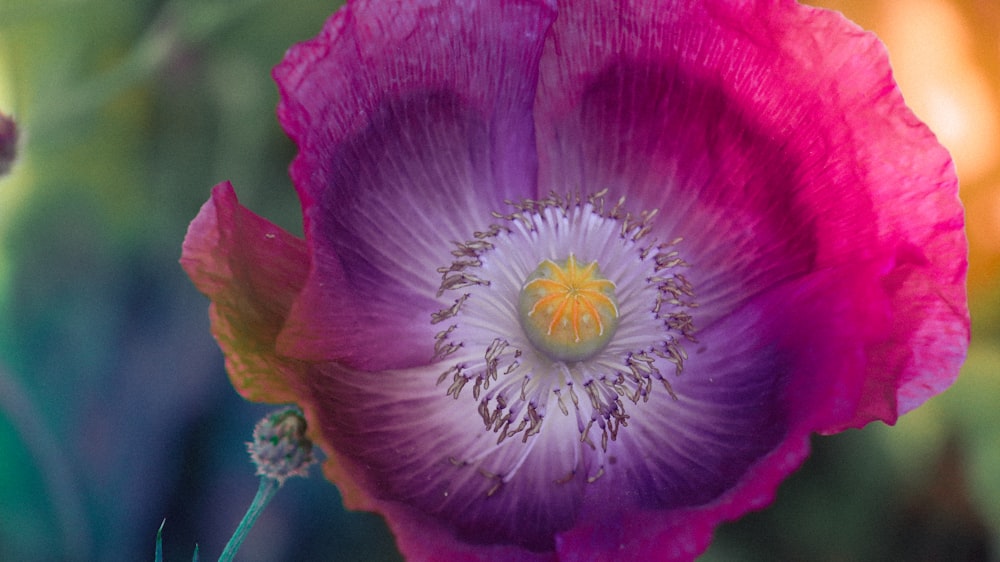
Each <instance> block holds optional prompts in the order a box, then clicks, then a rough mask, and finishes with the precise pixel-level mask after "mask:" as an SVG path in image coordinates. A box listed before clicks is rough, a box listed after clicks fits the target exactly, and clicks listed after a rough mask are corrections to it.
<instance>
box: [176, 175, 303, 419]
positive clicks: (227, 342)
mask: <svg viewBox="0 0 1000 562" xmlns="http://www.w3.org/2000/svg"><path fill="white" fill-rule="evenodd" d="M181 265H182V266H183V267H184V270H185V271H186V272H187V274H188V275H189V276H190V277H191V279H192V280H193V281H194V283H195V285H196V286H197V287H198V290H200V291H201V292H202V293H204V294H205V295H206V296H207V297H208V298H209V299H211V301H212V305H211V309H210V314H211V319H212V333H213V334H214V335H215V338H216V340H217V341H218V342H219V346H220V347H221V348H222V351H223V352H224V353H225V355H226V370H227V371H228V372H229V377H230V379H231V380H232V383H233V386H235V387H236V389H237V390H238V391H239V392H240V393H241V394H242V395H243V396H244V397H245V398H247V399H248V400H256V401H264V402H292V401H294V400H295V399H296V396H297V394H296V393H295V392H294V391H293V386H294V383H295V381H296V380H297V378H298V373H299V372H300V371H301V370H302V368H303V367H302V365H301V364H298V363H297V362H295V361H293V360H289V359H285V358H280V357H277V356H276V355H275V353H274V343H275V339H276V338H277V335H278V332H279V331H280V330H281V328H282V326H283V325H284V322H285V318H286V317H287V315H288V311H289V309H290V308H291V305H292V301H293V300H294V299H295V297H296V295H297V294H298V292H299V290H301V288H302V285H303V283H304V282H305V276H306V273H307V272H308V270H309V258H308V256H307V255H306V248H305V243H304V242H303V241H302V240H300V239H299V238H296V237H294V236H292V235H291V234H288V233H287V232H285V231H284V230H282V229H281V228H279V227H277V226H275V225H273V224H271V223H270V222H268V221H267V220H265V219H263V218H261V217H259V216H257V215H255V214H253V213H252V212H250V211H248V210H247V209H246V208H245V207H243V206H241V205H240V204H239V202H238V201H237V200H236V194H235V192H234V191H233V187H232V185H230V184H229V182H225V183H221V184H219V185H217V186H215V188H214V189H213V190H212V197H211V199H209V200H208V202H206V203H205V205H204V206H202V208H201V211H200V212H199V213H198V216H197V217H196V218H195V219H194V221H192V222H191V226H190V227H189V228H188V233H187V236H186V237H185V238H184V246H183V253H182V256H181Z"/></svg>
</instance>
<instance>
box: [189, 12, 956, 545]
mask: <svg viewBox="0 0 1000 562" xmlns="http://www.w3.org/2000/svg"><path fill="white" fill-rule="evenodd" d="M274 75H275V78H276V80H277V81H278V84H279V86H280V88H281V93H282V101H281V104H280V106H279V108H278V114H279V118H280V120H281V123H282V125H283V126H284V128H285V130H286V131H287V132H288V134H289V135H290V136H291V137H292V138H293V139H294V140H295V142H296V143H297V144H298V147H299V151H300V152H299V155H298V157H297V158H296V159H295V161H294V163H293V164H292V167H291V174H292V179H293V180H294V182H295V186H296V188H297V189H298V192H299V196H300V198H301V201H302V208H303V214H304V216H305V233H306V238H305V240H304V241H303V240H300V239H298V238H295V237H293V236H291V235H289V234H287V233H285V232H283V231H281V230H280V229H278V228H277V227H275V226H274V225H272V224H271V223H269V222H267V221H266V220H264V219H262V218H260V217H258V216H256V215H254V214H252V213H251V212H250V211H248V210H246V209H245V208H243V207H241V206H240V205H239V204H238V203H237V201H236V197H235V195H234V193H233V190H232V187H231V186H230V185H229V184H222V185H220V186H217V187H216V188H215V190H214V191H213V192H212V198H211V199H210V200H209V202H208V203H206V205H205V206H204V207H203V208H202V210H201V212H200V214H199V215H198V217H197V218H196V219H195V220H194V222H193V223H192V224H191V229H190V231H189V233H188V237H187V239H186V240H185V242H184V255H183V258H182V262H183V265H184V267H185V269H186V270H187V271H188V273H189V274H190V275H191V277H192V279H194V281H195V283H196V284H197V286H198V288H199V289H201V290H202V291H203V292H204V293H205V294H207V295H208V296H209V297H210V298H211V300H212V307H211V315H212V329H213V332H214V334H215V336H216V338H217V339H218V341H219V344H220V345H221V347H222V349H223V351H224V352H225V355H226V361H227V367H228V369H229V373H230V375H231V378H232V381H233V384H234V386H235V387H236V388H237V389H238V390H239V391H240V392H241V393H242V394H243V395H244V396H245V397H247V398H248V399H250V400H258V401H267V402H296V403H298V404H300V405H301V407H302V408H303V409H304V411H305V412H306V415H307V417H308V419H309V425H310V432H311V433H310V437H311V438H313V439H314V440H315V441H316V442H318V443H319V444H320V445H321V446H322V448H323V449H324V451H326V453H327V454H328V455H329V458H328V460H327V461H326V462H325V464H324V470H325V473H326V475H327V476H328V477H329V478H330V479H331V480H332V481H333V482H335V483H336V484H337V485H338V486H339V487H340V489H341V491H342V492H343V493H344V497H345V503H346V504H347V506H348V507H350V508H353V509H364V510H372V511H377V512H380V513H382V514H383V515H385V517H386V518H387V520H388V522H389V525H390V526H391V527H392V529H393V531H394V532H395V534H396V536H397V539H398V541H399V547H400V549H401V550H402V552H403V553H404V554H406V555H407V556H409V557H411V558H413V559H418V560H429V559H439V560H480V559H506V560H529V559H538V560H554V559H558V560H610V559H615V560H624V559H636V560H651V559H656V560H667V559H690V558H692V557H694V556H696V555H697V554H698V553H700V552H701V551H703V550H704V548H705V547H706V545H707V544H708V541H709V539H710V536H711V533H712V531H713V529H714V527H715V526H716V525H717V524H719V523H720V522H722V521H726V520H731V519H734V518H737V517H739V516H741V515H742V514H744V513H746V512H747V511H749V510H753V509H758V508H761V507H763V506H765V505H767V504H768V503H769V502H771V500H772V498H773V496H774V492H775V488H776V487H777V485H778V483H779V482H780V481H781V480H782V479H783V478H785V477H786V476H787V475H788V474H789V473H790V472H791V471H793V470H795V468H796V467H798V465H799V464H800V463H801V462H802V460H803V458H804V457H805V456H806V454H807V452H808V443H809V436H810V435H811V434H812V433H833V432H837V431H840V430H842V429H845V428H850V427H859V426H862V425H864V424H866V423H868V422H869V421H872V420H883V421H885V422H888V423H893V422H894V421H895V420H896V418H897V416H899V415H900V414H902V413H905V412H907V411H909V410H911V409H913V408H915V407H917V406H918V405H920V404H921V403H922V402H924V401H925V400H926V399H927V398H929V397H930V396H932V395H934V394H936V393H938V392H940V391H942V390H944V389H945V388H946V387H947V386H948V385H949V384H950V383H951V382H952V381H953V380H954V378H955V376H956V374H957V371H958V367H959V365H960V363H961V361H962V359H963V358H964V355H965V350H966V346H967V343H968V337H969V320H968V311H967V307H966V301H965V289H964V280H965V270H966V243H965V238H964V234H963V219H962V210H961V207H960V205H959V202H958V200H957V197H956V179H955V174H954V170H953V166H952V163H951V160H950V158H949V156H948V154H947V153H946V152H945V150H944V149H943V148H942V147H941V146H940V145H939V144H938V143H937V142H936V141H935V139H934V136H933V135H932V134H931V132H930V131H929V130H928V129H927V128H926V127H925V126H924V125H922V124H921V123H920V122H919V121H918V120H917V119H916V118H915V117H914V116H913V114H912V113H911V112H910V111H909V110H908V109H907V108H906V107H905V106H904V105H903V100H902V98H901V96H900V94H899V91H898V90H897V89H896V86H895V84H894V82H893V80H892V78H891V76H890V72H889V65H888V62H887V60H886V54H885V52H884V49H883V47H882V45H881V44H880V43H879V42H878V41H877V40H876V39H875V38H874V37H873V36H872V35H870V34H867V33H864V32H862V31H861V30H860V29H858V28H857V27H855V26H854V25H853V24H851V23H849V22H848V21H846V20H844V19H843V18H842V17H841V16H839V15H837V14H835V13H831V12H827V11H822V10H816V9H810V8H805V7H801V6H799V5H797V4H795V3H793V2H791V1H764V0H760V1H751V0H745V1H736V0H729V1H723V0H708V1H702V0H698V1H695V0H675V1H659V2H645V3H640V2H627V1H623V2H605V1H602V0H581V1H576V0H565V1H561V2H559V5H558V6H551V5H549V4H548V3H546V2H543V1H540V0H539V1H535V0H521V1H510V2H476V1H460V0H440V1H421V2H403V1H400V0H391V1H390V0H377V1H375V0H371V1H364V0H359V1H356V2H353V3H349V4H348V6H347V7H345V8H344V9H342V10H340V11H339V12H338V13H336V14H335V15H334V16H333V17H332V18H331V19H330V20H329V21H328V22H327V24H326V26H325V27H324V29H323V31H322V33H321V34H320V36H319V37H317V38H316V39H314V40H312V41H309V42H306V43H303V44H301V45H298V46H296V47H293V48H292V49H291V50H290V51H289V52H288V54H287V56H286V58H285V60H284V62H283V63H282V64H281V65H279V66H278V67H277V68H276V69H275V72H274Z"/></svg>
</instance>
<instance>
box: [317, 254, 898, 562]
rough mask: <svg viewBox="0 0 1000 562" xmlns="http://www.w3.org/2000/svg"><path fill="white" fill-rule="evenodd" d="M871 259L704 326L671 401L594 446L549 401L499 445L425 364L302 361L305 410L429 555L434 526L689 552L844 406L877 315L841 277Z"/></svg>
mask: <svg viewBox="0 0 1000 562" xmlns="http://www.w3.org/2000/svg"><path fill="white" fill-rule="evenodd" d="M870 274H871V272H864V271H861V272H858V271H852V270H848V269H844V270H827V271H824V272H822V273H818V274H814V275H811V276H809V277H808V278H805V279H803V280H800V281H797V282H795V284H794V285H790V286H789V285H784V286H780V287H775V288H773V289H772V290H771V291H768V292H767V293H766V294H763V295H761V296H759V297H757V298H756V299H753V300H752V301H751V302H750V303H748V304H747V305H745V306H744V307H742V308H741V309H740V310H738V311H736V312H734V313H733V314H731V315H729V316H728V317H727V318H726V319H725V320H723V321H721V322H719V323H717V324H716V325H714V326H713V327H712V328H710V329H708V330H706V331H705V332H704V333H703V334H701V337H700V340H699V343H698V344H697V345H695V346H694V347H693V348H692V349H691V351H690V359H689V361H688V362H687V363H686V367H685V370H684V372H683V373H682V374H681V375H680V376H679V377H676V378H674V377H672V378H671V384H672V385H673V389H674V391H675V392H676V394H677V396H678V400H676V401H674V400H672V399H671V398H670V397H669V395H668V394H667V392H666V391H664V390H658V391H654V393H653V396H652V398H651V399H650V400H649V401H648V402H641V403H639V404H635V405H632V406H630V407H629V410H628V411H629V413H630V416H631V417H630V420H629V423H628V426H627V427H623V428H621V429H620V430H619V433H618V438H617V440H612V441H610V442H609V443H608V449H607V451H606V453H605V454H595V451H592V450H591V449H589V448H588V446H587V445H585V444H584V443H581V441H580V438H579V433H578V425H577V423H578V422H577V420H576V419H574V417H573V415H572V413H571V414H570V415H568V416H567V415H562V414H560V413H559V411H558V410H557V409H556V408H555V406H554V404H550V405H549V408H548V411H549V415H548V417H547V418H546V420H545V422H544V426H543V428H542V431H541V432H540V433H539V434H537V435H535V436H533V437H530V438H529V439H527V440H526V442H522V440H521V438H520V436H515V437H513V438H508V439H506V440H502V442H501V443H500V444H498V443H497V441H498V435H497V434H496V433H494V432H492V431H489V430H486V429H485V428H484V427H483V424H482V420H481V419H480V417H479V414H478V413H477V412H476V401H475V400H471V399H468V398H469V397H467V396H461V397H459V398H458V399H454V398H452V397H451V396H447V395H446V393H445V392H444V389H443V388H442V387H440V386H436V385H435V384H434V381H435V379H436V377H437V376H438V373H439V371H440V369H441V368H440V367H434V366H431V367H427V368H421V369H412V370H407V371H392V372H385V373H368V372H358V371H352V370H349V369H347V368H345V367H341V366H337V365H333V364H327V365H324V366H321V367H314V368H313V370H312V371H311V372H310V374H309V375H308V377H307V379H308V380H309V385H310V389H309V391H308V392H307V393H306V394H305V395H304V396H305V398H304V401H305V404H306V410H307V411H308V412H310V416H311V422H312V423H313V424H314V425H315V427H317V428H319V429H317V431H318V433H319V434H320V436H319V438H320V439H322V440H323V442H324V443H325V444H326V446H327V449H326V450H327V451H329V452H331V455H332V457H331V460H330V461H329V463H330V464H329V466H328V468H327V473H328V475H330V477H331V478H332V479H333V480H334V481H335V482H337V483H338V485H341V486H342V487H346V488H347V489H350V490H356V491H357V492H358V493H357V494H356V495H351V496H349V497H348V500H347V501H348V502H349V506H351V507H353V508H361V509H375V510H378V511H380V512H382V513H384V514H386V515H387V517H388V520H389V524H390V526H391V527H392V528H393V529H394V531H395V532H396V534H397V538H398V540H399V541H400V544H401V545H402V546H403V548H404V549H405V551H407V552H408V553H409V554H413V553H417V552H421V553H425V554H426V553H427V552H428V551H427V550H426V548H427V547H426V546H425V545H426V544H428V543H427V541H428V539H427V537H428V536H434V537H436V538H435V542H434V544H435V545H436V548H438V549H442V548H444V549H446V550H439V551H438V553H439V556H440V557H442V559H444V558H447V559H462V558H461V557H462V556H468V557H469V558H468V559H492V558H491V557H493V556H497V557H500V558H504V557H507V558H510V559H516V558H517V556H528V554H530V553H544V552H547V551H550V550H552V549H554V548H557V547H558V550H559V555H560V560H562V559H578V560H600V559H608V558H609V557H612V556H620V555H622V553H628V552H631V553H634V554H636V555H637V556H638V555H639V554H642V556H640V558H637V559H641V558H642V557H648V556H650V555H653V554H656V553H657V552H664V551H669V550H670V549H675V550H676V552H677V553H678V556H680V557H681V558H683V557H685V556H687V557H690V556H691V553H692V552H694V553H696V552H700V550H701V549H703V548H704V546H705V545H706V544H707V542H708V538H709V536H710V534H711V531H712V529H714V527H715V525H717V524H718V523H719V522H720V521H722V520H726V519H733V518H736V517H738V516H740V515H742V514H743V513H745V512H746V511H748V510H750V509H755V508H760V507H762V506H764V505H766V504H767V503H769V502H770V501H771V499H772V498H773V494H774V490H775V488H776V486H777V484H778V483H779V482H780V481H781V480H782V479H783V478H784V477H785V476H787V475H788V474H789V473H790V472H791V471H793V470H794V469H795V468H797V467H798V465H799V463H800V462H801V460H802V459H803V458H805V455H806V453H807V451H808V435H809V434H810V433H811V432H812V431H813V430H814V428H815V427H816V426H818V425H822V424H825V423H827V420H828V419H830V418H833V419H843V417H844V416H845V412H848V413H850V412H853V408H854V406H855V404H856V402H857V398H858V395H859V394H860V392H861V388H862V384H863V382H864V381H863V380H862V378H861V377H860V376H859V375H857V374H858V373H860V372H861V369H862V367H863V365H864V353H863V348H864V342H865V340H866V338H867V337H868V336H869V334H868V333H867V331H868V330H871V331H878V330H880V329H884V328H886V327H887V326H888V317H887V315H885V314H884V313H885V306H884V303H885V300H886V299H885V295H884V294H877V293H873V294H863V293H859V292H857V291H855V290H853V288H854V287H855V285H854V281H855V280H856V279H865V278H867V276H869V275H870ZM858 297H861V298H858ZM778 311H780V312H778ZM880 315H881V317H880ZM845 317H849V318H860V317H863V318H869V319H870V320H871V322H872V324H871V326H867V327H865V328H862V329H857V328H856V327H855V326H853V325H852V324H849V323H844V322H842V321H841V320H840V319H841V318H845ZM852 373H853V374H854V376H852V375H851V374H852ZM599 446H600V445H598V447H599ZM600 463H603V464H600ZM636 514H642V516H641V517H639V516H638V515H636ZM652 520H659V521H661V524H660V527H658V528H656V529H655V530H650V529H648V527H650V525H649V522H650V521H652ZM591 527H594V528H597V529H600V530H599V531H597V530H595V531H593V533H594V536H589V535H587V534H586V533H581V532H580V531H579V529H580V528H591ZM653 527H656V526H655V525H654V526H653ZM665 529H668V530H669V531H670V532H669V533H667V532H666V531H665ZM645 533H652V534H650V535H645ZM654 535H655V541H654V542H646V541H652V540H653V539H652V538H651V537H653V536H654ZM643 536H644V537H645V538H637V537H643ZM601 537H604V538H601ZM581 542H586V544H587V550H584V551H579V550H576V548H577V547H579V545H580V544H581ZM445 545H446V546H445ZM470 545H482V546H475V547H473V546H470ZM502 545H507V546H502ZM573 545H575V546H573ZM450 549H454V550H450ZM656 549H666V550H656ZM425 557H426V556H425ZM479 557H482V558H479ZM418 558H419V557H418Z"/></svg>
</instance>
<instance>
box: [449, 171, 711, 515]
mask: <svg viewBox="0 0 1000 562" xmlns="http://www.w3.org/2000/svg"><path fill="white" fill-rule="evenodd" d="M608 193H609V192H608V190H603V191H601V192H598V193H595V194H593V195H590V196H587V197H581V196H580V195H579V194H575V193H571V194H567V195H557V194H551V195H550V196H548V197H545V198H542V199H537V200H536V199H525V200H522V201H518V202H508V203H509V204H510V205H511V207H512V209H513V211H512V212H511V213H509V214H502V213H499V212H494V213H493V216H494V217H495V218H496V219H497V220H498V222H497V223H495V224H490V225H486V226H485V227H483V228H482V229H480V230H478V231H476V232H473V233H472V238H471V239H470V240H467V241H464V242H456V243H455V247H454V249H453V250H452V252H451V253H452V256H453V257H454V260H453V261H452V262H451V263H449V264H447V265H444V266H443V267H440V268H438V270H437V271H438V273H440V274H441V284H440V287H439V289H438V297H439V300H440V301H441V309H440V310H439V311H437V312H435V313H433V314H432V315H431V318H430V320H431V322H432V323H433V324H438V323H443V322H445V321H447V324H446V326H447V327H446V328H444V329H442V330H440V331H439V332H437V334H436V335H435V338H434V356H433V360H434V361H439V362H440V364H441V376H440V377H439V379H438V384H439V385H442V386H444V385H445V381H449V382H448V383H447V388H446V389H444V390H445V392H446V394H447V395H449V396H452V397H453V398H455V399H459V398H460V397H461V394H462V392H463V390H464V388H465V387H466V386H471V387H472V390H471V395H472V399H473V400H474V402H473V403H470V404H469V405H468V407H469V409H470V413H471V412H476V414H477V415H478V417H479V418H480V419H481V421H482V423H483V428H484V431H488V432H491V433H493V434H495V437H493V436H491V438H490V439H488V440H487V441H485V442H484V443H489V445H485V444H484V445H482V446H481V447H480V446H477V447H476V448H475V449H474V450H473V451H470V454H469V456H468V458H464V459H452V464H454V465H455V466H456V467H467V466H469V467H472V468H473V469H475V470H477V471H478V472H479V473H480V474H482V475H483V476H484V477H485V478H487V479H488V480H489V483H488V484H487V485H486V487H485V489H486V490H487V491H486V494H487V495H488V496H493V495H496V494H498V493H503V484H504V483H506V482H509V481H510V479H511V478H513V477H514V475H515V474H516V472H517V471H518V470H519V468H520V467H521V466H523V465H524V463H525V462H527V460H528V457H529V455H530V453H531V451H532V449H533V447H534V444H535V443H537V442H538V441H539V440H538V439H532V437H534V436H537V435H538V434H539V433H541V432H542V431H543V428H544V427H546V426H547V424H546V423H545V420H546V416H547V412H548V409H549V408H550V407H551V408H552V409H553V411H555V410H556V409H558V412H559V414H561V415H563V416H571V415H572V416H573V418H572V419H575V421H576V431H578V433H579V439H578V443H579V445H576V446H574V447H572V451H573V458H572V465H570V466H571V467H572V469H571V470H570V471H569V472H567V473H563V474H561V475H553V482H556V483H566V482H569V481H571V480H573V479H575V478H577V477H580V478H581V479H583V480H584V481H587V482H593V481H595V480H597V479H598V478H600V477H602V476H603V475H604V474H605V471H606V467H608V466H610V465H608V464H607V463H606V462H605V461H606V460H607V459H608V458H611V457H609V456H608V455H609V454H612V453H610V452H609V451H610V449H611V448H612V447H613V445H612V444H613V443H614V442H615V441H616V440H617V438H618V435H619V434H620V432H621V431H622V429H623V428H627V427H628V426H629V419H630V416H629V414H628V413H626V404H627V403H631V404H633V405H637V406H635V407H644V406H643V403H645V402H648V401H649V400H650V397H651V396H654V392H653V388H654V386H656V384H654V383H655V381H659V384H661V385H663V387H664V388H665V389H666V392H665V393H663V392H662V391H658V393H659V394H656V395H657V396H663V397H664V399H668V400H673V401H677V400H681V399H683V395H682V394H679V393H678V392H675V390H674V388H673V386H672V385H671V383H670V380H668V378H667V376H666V375H664V372H669V371H671V370H672V371H674V373H675V375H680V374H681V373H682V371H683V367H684V363H685V361H687V360H688V356H687V352H686V351H685V350H684V347H683V345H682V342H684V341H688V342H695V341H697V340H696V338H695V335H694V334H695V326H694V318H693V316H692V311H693V310H694V309H695V308H696V307H697V303H696V302H695V300H694V294H695V293H694V288H693V287H692V285H691V283H690V281H689V280H688V279H687V278H685V277H684V276H683V275H682V274H681V273H680V272H679V270H681V269H682V268H685V267H688V264H687V262H686V261H685V260H684V258H683V256H682V252H681V248H680V247H679V245H680V244H681V242H682V240H680V239H674V240H671V241H670V242H666V243H661V242H658V241H657V240H655V239H651V238H652V237H653V233H654V232H655V231H654V228H653V221H654V220H655V218H656V216H657V212H656V210H652V211H642V212H639V213H637V214H636V213H632V212H629V211H628V210H626V204H625V199H624V198H618V199H612V200H606V197H607V196H608ZM532 267H534V269H533V270H532V269H531V268H532ZM446 293H448V296H446ZM470 383H471V385H470ZM468 395H469V393H466V396H468ZM667 397H669V398H667ZM629 407H633V406H629ZM570 423H572V422H570ZM555 427H563V426H562V425H560V424H558V423H557V425H556V426H555ZM570 427H572V425H570ZM552 431H561V430H557V429H553V430H552ZM514 437H518V438H517V439H514ZM511 447H514V449H511ZM538 454H541V453H538ZM569 460H570V459H567V461H569ZM612 464H613V461H612ZM595 470H596V472H595Z"/></svg>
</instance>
